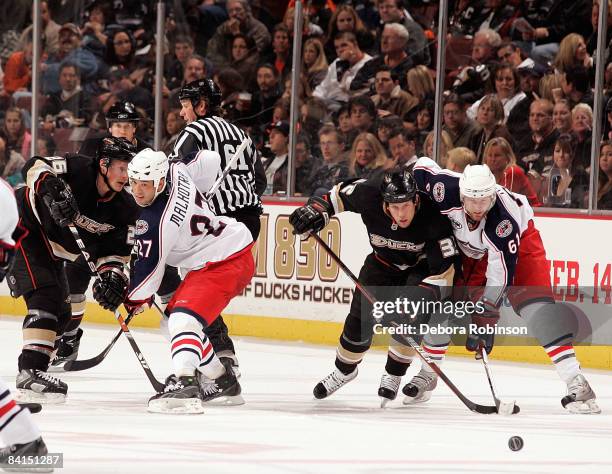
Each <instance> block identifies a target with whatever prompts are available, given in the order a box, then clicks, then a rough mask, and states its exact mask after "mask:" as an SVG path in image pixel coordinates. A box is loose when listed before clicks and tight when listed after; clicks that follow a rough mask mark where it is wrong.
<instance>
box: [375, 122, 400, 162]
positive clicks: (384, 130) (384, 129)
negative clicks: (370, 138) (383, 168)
mask: <svg viewBox="0 0 612 474" xmlns="http://www.w3.org/2000/svg"><path fill="white" fill-rule="evenodd" d="M403 126H404V123H403V121H402V119H401V118H399V117H397V116H395V115H387V116H386V117H382V118H380V119H378V120H377V121H376V138H378V141H379V142H380V144H381V145H382V146H383V148H384V149H385V153H386V154H387V156H388V157H389V156H391V151H390V150H389V134H390V133H391V130H393V129H396V128H402V127H403Z"/></svg>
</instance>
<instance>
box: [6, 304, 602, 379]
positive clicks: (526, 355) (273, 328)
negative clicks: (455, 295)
mask: <svg viewBox="0 0 612 474" xmlns="http://www.w3.org/2000/svg"><path fill="white" fill-rule="evenodd" d="M0 314H9V315H15V316H23V315H25V314H26V306H25V303H24V302H23V299H22V298H19V299H17V300H15V299H13V298H11V297H10V296H0ZM159 318H160V317H159V314H158V312H157V311H156V310H153V309H149V310H147V311H145V312H143V313H142V314H139V315H138V316H137V317H136V318H135V319H134V321H133V322H132V323H130V326H134V327H146V328H157V327H159ZM223 319H224V321H225V322H226V324H227V326H228V327H229V331H230V334H232V335H235V336H252V337H261V338H265V339H278V340H282V341H303V342H308V343H314V344H326V345H334V346H335V345H336V344H337V343H338V338H339V337H340V333H341V331H342V324H341V323H337V322H327V321H308V320H304V319H288V318H271V317H266V316H250V315H242V314H224V315H223ZM85 321H87V322H92V323H102V324H117V323H116V321H115V317H114V316H113V314H112V313H111V312H110V311H106V310H104V309H102V308H101V307H100V306H99V305H98V304H96V303H90V302H88V303H87V308H86V310H85ZM374 342H375V344H376V342H377V339H375V341H374ZM379 343H380V341H379ZM448 352H449V354H453V355H461V356H470V355H471V354H470V353H468V352H467V351H466V350H465V349H464V348H463V347H457V346H451V347H450V348H449V351H448ZM576 354H577V356H578V359H579V360H580V363H581V365H582V366H583V367H588V368H592V369H608V370H612V346H593V347H587V346H577V347H576ZM330 357H331V356H330ZM491 358H492V359H499V360H507V361H515V362H531V363H539V364H550V360H549V358H548V356H547V355H546V353H545V352H544V349H542V348H541V347H539V346H534V345H526V346H507V345H504V346H495V350H494V351H493V354H492V355H491Z"/></svg>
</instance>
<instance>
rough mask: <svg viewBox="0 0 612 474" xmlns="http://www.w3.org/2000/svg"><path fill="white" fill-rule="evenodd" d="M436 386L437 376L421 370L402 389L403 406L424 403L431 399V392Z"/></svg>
mask: <svg viewBox="0 0 612 474" xmlns="http://www.w3.org/2000/svg"><path fill="white" fill-rule="evenodd" d="M437 385H438V376H437V375H436V374H435V373H433V372H427V371H426V370H423V369H421V371H420V372H419V373H418V374H416V375H415V376H414V378H413V379H412V380H411V381H410V382H409V383H407V384H406V385H404V388H403V389H402V392H403V393H404V395H406V398H404V405H412V404H413V403H423V402H426V401H427V400H429V399H430V398H431V392H432V391H433V390H434V388H436V386H437Z"/></svg>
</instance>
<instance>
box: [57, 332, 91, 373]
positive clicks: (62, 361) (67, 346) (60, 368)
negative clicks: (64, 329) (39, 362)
mask: <svg viewBox="0 0 612 474" xmlns="http://www.w3.org/2000/svg"><path fill="white" fill-rule="evenodd" d="M82 336H83V330H82V329H81V328H78V329H77V333H76V334H74V335H72V336H62V338H61V339H60V340H59V344H58V346H57V351H55V356H54V357H53V359H51V364H50V365H49V372H64V369H65V368H67V367H70V363H71V362H72V361H73V360H76V358H77V356H78V355H79V346H80V345H81V337H82Z"/></svg>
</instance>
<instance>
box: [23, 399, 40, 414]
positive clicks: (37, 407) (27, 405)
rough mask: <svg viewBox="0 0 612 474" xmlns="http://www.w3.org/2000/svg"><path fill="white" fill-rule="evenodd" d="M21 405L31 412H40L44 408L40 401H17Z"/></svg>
mask: <svg viewBox="0 0 612 474" xmlns="http://www.w3.org/2000/svg"><path fill="white" fill-rule="evenodd" d="M17 405H19V406H20V407H23V408H27V409H28V410H30V413H39V412H40V411H41V410H42V405H41V404H40V403H21V402H20V403H17Z"/></svg>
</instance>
